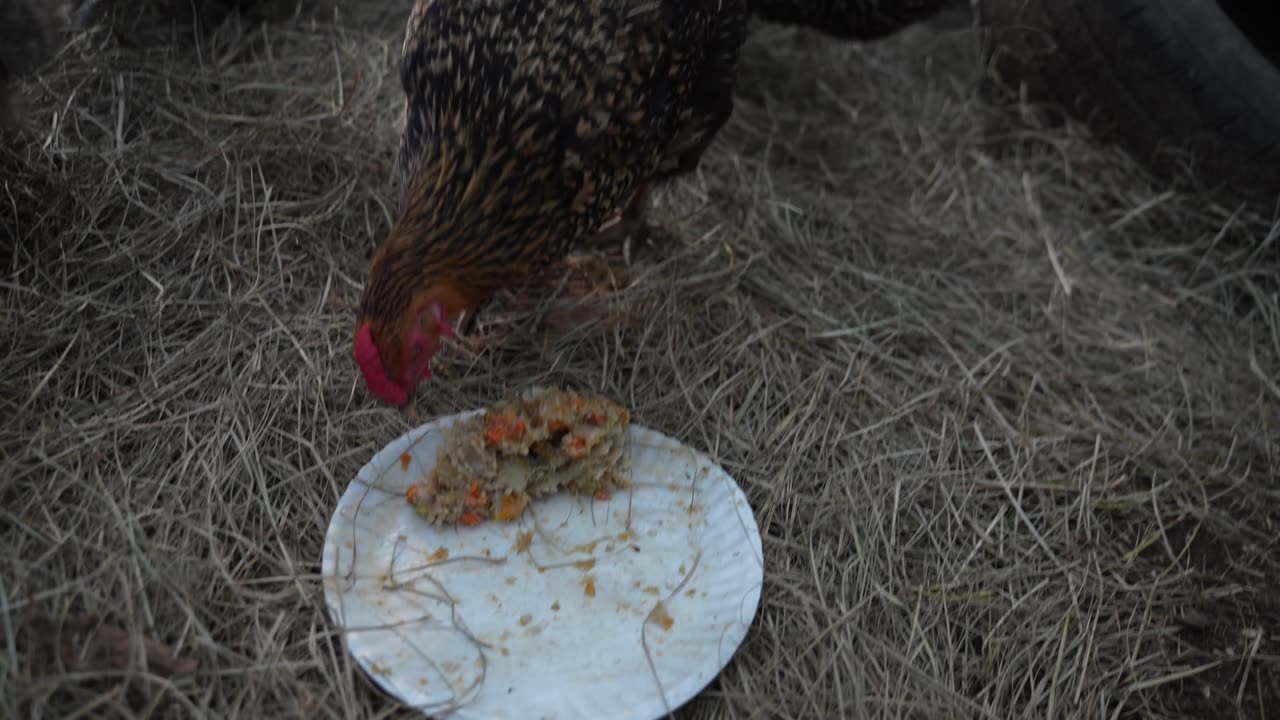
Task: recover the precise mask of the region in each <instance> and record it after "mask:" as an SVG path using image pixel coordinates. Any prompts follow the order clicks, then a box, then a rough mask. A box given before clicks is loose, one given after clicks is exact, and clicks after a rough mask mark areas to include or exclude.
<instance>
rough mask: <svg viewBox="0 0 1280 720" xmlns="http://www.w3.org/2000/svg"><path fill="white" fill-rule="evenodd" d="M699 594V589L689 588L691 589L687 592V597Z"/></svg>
mask: <svg viewBox="0 0 1280 720" xmlns="http://www.w3.org/2000/svg"><path fill="white" fill-rule="evenodd" d="M697 594H698V591H697V590H694V589H693V588H689V589H688V590H687V591H686V592H685V597H694V596H696V595H697Z"/></svg>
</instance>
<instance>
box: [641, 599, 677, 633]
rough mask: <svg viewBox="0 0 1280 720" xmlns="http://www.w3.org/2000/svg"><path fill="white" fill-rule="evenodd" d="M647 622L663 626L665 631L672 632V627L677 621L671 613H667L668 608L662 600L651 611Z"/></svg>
mask: <svg viewBox="0 0 1280 720" xmlns="http://www.w3.org/2000/svg"><path fill="white" fill-rule="evenodd" d="M647 620H649V621H650V622H653V623H655V624H656V625H659V626H661V627H662V629H663V630H664V631H669V630H671V626H672V625H675V624H676V621H675V620H674V619H673V618H672V617H671V613H668V612H667V606H666V605H665V604H663V602H662V601H661V600H659V601H658V604H657V605H654V606H653V609H652V610H650V611H649V617H648V618H647Z"/></svg>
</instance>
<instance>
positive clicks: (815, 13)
mask: <svg viewBox="0 0 1280 720" xmlns="http://www.w3.org/2000/svg"><path fill="white" fill-rule="evenodd" d="M949 2H955V0H750V2H749V3H747V5H748V7H749V8H750V9H751V12H753V13H755V15H756V16H758V17H759V18H760V19H761V20H763V21H765V22H767V23H775V24H778V25H792V26H797V27H805V28H809V29H811V30H816V31H818V32H820V33H823V34H824V35H830V36H831V37H834V38H837V39H840V40H853V41H859V42H872V41H875V40H883V39H885V38H887V37H889V36H891V35H894V34H896V33H898V32H899V31H901V30H903V29H904V28H907V27H908V26H910V25H914V24H915V23H918V22H922V21H924V20H928V19H929V18H932V17H933V16H934V15H937V14H938V13H939V12H940V11H941V10H942V8H943V7H945V6H946V5H947V3H949Z"/></svg>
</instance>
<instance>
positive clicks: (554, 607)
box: [551, 600, 560, 612]
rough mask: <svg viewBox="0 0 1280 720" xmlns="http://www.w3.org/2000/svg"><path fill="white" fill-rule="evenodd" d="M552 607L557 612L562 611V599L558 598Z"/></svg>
mask: <svg viewBox="0 0 1280 720" xmlns="http://www.w3.org/2000/svg"><path fill="white" fill-rule="evenodd" d="M551 609H552V610H554V611H556V612H560V601H559V600H556V601H555V602H553V603H551Z"/></svg>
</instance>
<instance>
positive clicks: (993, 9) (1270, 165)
mask: <svg viewBox="0 0 1280 720" xmlns="http://www.w3.org/2000/svg"><path fill="white" fill-rule="evenodd" d="M1228 2H1229V0H1228ZM974 4H975V8H976V10H977V19H978V22H979V24H980V25H981V26H982V27H983V28H984V29H985V30H986V31H987V41H988V42H987V51H988V62H989V69H990V70H991V73H990V76H989V78H990V79H991V80H992V81H993V86H994V87H995V88H998V89H1003V90H1013V91H1015V92H1017V91H1021V90H1025V91H1026V96H1027V98H1028V99H1029V100H1031V101H1033V102H1047V103H1050V104H1053V105H1056V106H1057V107H1058V108H1060V109H1062V110H1065V111H1066V112H1067V113H1068V114H1070V115H1071V116H1072V117H1074V118H1075V119H1077V120H1079V121H1082V122H1084V123H1086V124H1087V125H1088V126H1089V127H1090V129H1091V130H1092V131H1093V132H1094V133H1095V135H1097V136H1098V137H1100V138H1104V139H1114V140H1115V141H1117V142H1118V144H1120V145H1121V146H1122V147H1124V148H1125V149H1127V150H1128V151H1129V152H1130V153H1131V154H1132V155H1133V156H1134V157H1135V158H1136V159H1138V160H1139V161H1140V162H1142V163H1143V164H1144V165H1146V166H1147V168H1148V169H1150V170H1151V171H1153V173H1154V174H1155V175H1157V176H1159V177H1161V178H1164V179H1165V180H1167V181H1170V182H1171V183H1173V184H1174V185H1175V186H1179V187H1196V188H1199V189H1205V190H1216V191H1225V192H1226V193H1228V195H1229V196H1231V197H1233V198H1240V199H1244V200H1246V201H1249V202H1251V203H1253V204H1255V205H1256V206H1258V207H1259V209H1263V210H1264V211H1268V212H1269V211H1274V210H1275V208H1276V205H1277V201H1280V67H1277V65H1278V64H1280V23H1277V24H1275V25H1274V26H1273V27H1271V28H1267V30H1268V31H1269V32H1267V31H1263V32H1255V30H1259V29H1260V28H1255V27H1253V26H1252V25H1247V26H1246V27H1245V28H1244V30H1242V28H1241V26H1239V25H1237V24H1236V22H1235V21H1233V19H1232V17H1231V16H1229V15H1228V14H1227V11H1226V10H1224V9H1223V6H1222V4H1220V3H1219V2H1216V1H1215V0H1105V1H1103V0H974ZM1228 7H1230V5H1229V4H1228ZM1270 15H1271V13H1267V15H1266V16H1255V18H1254V20H1255V21H1257V22H1258V23H1259V24H1261V23H1263V22H1269V23H1276V21H1274V20H1266V21H1263V20H1262V19H1261V18H1263V17H1267V16H1270ZM1245 30H1247V31H1248V32H1245ZM1250 35H1252V36H1254V37H1255V38H1258V39H1259V43H1258V44H1255V43H1254V42H1253V41H1251V40H1250ZM1268 43H1270V44H1273V46H1272V47H1267V44H1268ZM1259 45H1261V47H1260V46H1259ZM1268 54H1270V55H1271V57H1270V58H1269V57H1268Z"/></svg>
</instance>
